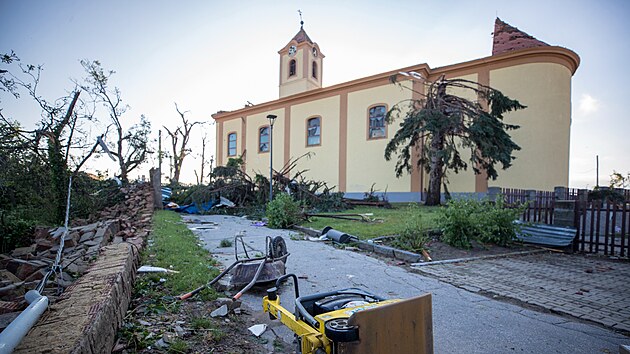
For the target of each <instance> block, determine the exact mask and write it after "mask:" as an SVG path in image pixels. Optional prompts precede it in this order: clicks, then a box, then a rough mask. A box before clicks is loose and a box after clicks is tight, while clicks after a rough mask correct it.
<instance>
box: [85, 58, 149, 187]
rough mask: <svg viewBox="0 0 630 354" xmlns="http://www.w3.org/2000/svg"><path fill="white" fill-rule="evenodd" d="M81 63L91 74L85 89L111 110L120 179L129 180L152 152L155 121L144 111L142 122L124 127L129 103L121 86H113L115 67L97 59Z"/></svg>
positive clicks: (114, 151)
mask: <svg viewBox="0 0 630 354" xmlns="http://www.w3.org/2000/svg"><path fill="white" fill-rule="evenodd" d="M81 65H82V66H83V68H84V69H85V71H86V72H87V74H88V77H87V78H86V80H85V84H84V85H82V88H83V90H85V91H87V92H89V93H90V94H91V95H92V97H93V98H94V100H95V101H96V102H98V103H101V104H102V105H103V106H104V107H105V109H106V110H107V112H108V114H109V118H110V120H111V122H112V125H113V126H114V131H115V134H116V136H115V138H114V140H115V142H114V144H113V145H114V146H113V148H112V149H110V150H112V151H111V154H112V155H113V156H115V157H116V160H117V162H118V168H119V170H120V173H119V175H120V179H121V180H123V181H125V182H126V181H127V180H128V175H129V173H130V172H131V171H133V170H134V169H136V168H137V167H139V166H140V165H141V164H142V163H144V162H145V161H146V159H147V157H148V155H149V154H150V153H151V150H150V146H149V135H150V134H151V122H149V121H148V120H147V119H146V117H145V116H144V115H141V116H140V123H137V124H135V125H133V126H131V127H130V128H129V129H126V130H125V129H124V128H123V115H124V114H125V113H126V112H127V110H128V109H129V106H128V105H126V104H124V103H123V100H122V98H121V92H120V90H119V89H118V87H114V88H113V89H112V88H110V87H109V79H110V77H111V76H112V75H113V74H114V73H115V71H111V70H110V71H105V70H104V69H103V67H102V66H101V63H100V62H99V61H97V60H93V61H89V60H81Z"/></svg>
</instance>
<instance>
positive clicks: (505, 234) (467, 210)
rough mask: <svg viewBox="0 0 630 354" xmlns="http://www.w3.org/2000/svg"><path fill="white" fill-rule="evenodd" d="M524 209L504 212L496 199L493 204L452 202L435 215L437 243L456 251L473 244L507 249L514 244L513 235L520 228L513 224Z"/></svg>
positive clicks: (500, 197) (459, 200)
mask: <svg viewBox="0 0 630 354" xmlns="http://www.w3.org/2000/svg"><path fill="white" fill-rule="evenodd" d="M524 207H525V205H523V206H521V207H518V208H506V207H505V204H504V202H503V197H502V196H499V197H497V201H496V202H490V201H488V200H481V201H480V200H476V199H458V200H456V199H453V200H451V201H449V203H448V204H447V205H446V207H443V208H440V210H439V213H438V218H437V223H438V226H439V227H440V228H441V229H442V237H441V240H442V241H443V242H445V243H447V244H449V245H451V246H454V247H459V248H471V247H472V243H471V241H473V240H474V241H477V242H480V243H492V244H496V245H499V246H507V245H508V244H509V243H511V242H512V241H514V240H516V233H517V232H518V230H519V228H520V227H521V226H520V225H519V224H515V223H514V221H515V220H516V219H518V217H519V216H520V215H521V214H522V212H523V209H524Z"/></svg>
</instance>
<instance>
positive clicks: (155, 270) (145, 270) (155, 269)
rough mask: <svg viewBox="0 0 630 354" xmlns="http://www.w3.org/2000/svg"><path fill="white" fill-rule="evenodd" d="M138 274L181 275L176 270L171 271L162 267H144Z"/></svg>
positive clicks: (139, 269)
mask: <svg viewBox="0 0 630 354" xmlns="http://www.w3.org/2000/svg"><path fill="white" fill-rule="evenodd" d="M138 273H179V272H178V271H176V270H170V269H166V268H161V267H153V266H146V265H143V266H142V267H140V268H138Z"/></svg>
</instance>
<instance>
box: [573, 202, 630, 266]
mask: <svg viewBox="0 0 630 354" xmlns="http://www.w3.org/2000/svg"><path fill="white" fill-rule="evenodd" d="M575 213H576V215H575V220H576V222H575V224H576V228H577V230H578V233H577V244H576V245H575V248H577V249H578V250H579V251H581V252H588V253H602V254H604V255H608V256H619V257H629V256H630V249H629V247H630V240H629V239H628V238H629V236H630V235H629V234H630V230H629V227H630V206H629V203H627V202H623V203H606V204H602V203H597V202H595V203H593V202H578V204H577V205H576V208H575Z"/></svg>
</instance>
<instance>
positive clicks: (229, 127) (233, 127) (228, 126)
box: [217, 119, 246, 165]
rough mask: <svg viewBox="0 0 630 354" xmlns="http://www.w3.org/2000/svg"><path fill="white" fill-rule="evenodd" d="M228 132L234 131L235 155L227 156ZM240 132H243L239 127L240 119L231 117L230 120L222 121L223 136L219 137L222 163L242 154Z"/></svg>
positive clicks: (241, 136) (241, 135)
mask: <svg viewBox="0 0 630 354" xmlns="http://www.w3.org/2000/svg"><path fill="white" fill-rule="evenodd" d="M230 133H236V156H228V135H229V134H230ZM242 133H243V132H242V129H241V119H231V120H228V121H225V122H223V137H222V139H221V148H222V151H223V153H222V154H221V162H222V164H223V165H225V164H226V163H227V161H228V159H229V158H233V157H239V156H240V155H241V154H243V149H242V146H243V145H242V143H243V134H242ZM245 139H246V137H245ZM217 151H218V150H217Z"/></svg>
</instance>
